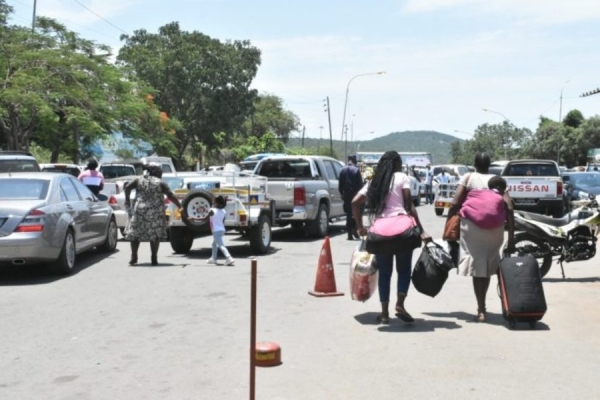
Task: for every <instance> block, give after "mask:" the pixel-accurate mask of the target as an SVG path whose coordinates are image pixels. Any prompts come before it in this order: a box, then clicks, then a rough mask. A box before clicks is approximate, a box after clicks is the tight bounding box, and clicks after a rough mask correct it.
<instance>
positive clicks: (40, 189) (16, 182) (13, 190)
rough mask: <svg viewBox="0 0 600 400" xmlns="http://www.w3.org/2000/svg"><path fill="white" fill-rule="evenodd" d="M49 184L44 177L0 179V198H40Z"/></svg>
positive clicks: (42, 197)
mask: <svg viewBox="0 0 600 400" xmlns="http://www.w3.org/2000/svg"><path fill="white" fill-rule="evenodd" d="M49 185H50V181H49V180H45V179H12V178H8V179H0V200H42V199H45V198H46V196H47V195H48V187H49Z"/></svg>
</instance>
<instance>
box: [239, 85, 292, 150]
mask: <svg viewBox="0 0 600 400" xmlns="http://www.w3.org/2000/svg"><path fill="white" fill-rule="evenodd" d="M299 126H300V120H299V119H298V117H297V116H296V115H295V114H294V113H293V112H291V111H288V110H285V109H284V107H283V100H282V99H281V98H280V97H277V96H275V95H273V94H261V95H259V96H258V97H256V99H255V100H254V102H253V104H252V113H251V114H250V116H249V117H248V118H247V119H246V122H245V123H244V132H245V134H246V136H248V137H253V136H255V137H261V136H263V135H265V134H266V133H273V134H274V135H275V136H276V137H277V138H278V139H280V140H281V141H282V142H284V143H287V141H288V139H289V138H290V134H291V133H292V132H294V131H297V130H298V128H299Z"/></svg>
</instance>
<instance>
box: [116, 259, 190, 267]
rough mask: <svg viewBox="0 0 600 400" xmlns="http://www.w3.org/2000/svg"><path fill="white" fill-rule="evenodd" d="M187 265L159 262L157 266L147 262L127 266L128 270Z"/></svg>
mask: <svg viewBox="0 0 600 400" xmlns="http://www.w3.org/2000/svg"><path fill="white" fill-rule="evenodd" d="M187 265H189V264H185V263H180V264H171V263H166V262H161V261H160V260H159V261H158V265H152V264H151V263H149V262H143V263H137V264H135V265H127V266H128V267H129V268H138V267H143V268H161V267H162V268H164V267H185V266H187Z"/></svg>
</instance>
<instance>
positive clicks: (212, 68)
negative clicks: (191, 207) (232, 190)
mask: <svg viewBox="0 0 600 400" xmlns="http://www.w3.org/2000/svg"><path fill="white" fill-rule="evenodd" d="M121 39H122V40H123V41H124V46H123V47H122V48H121V50H120V51H119V56H118V59H117V60H118V64H119V65H121V66H128V67H131V68H132V70H133V71H134V73H135V76H136V77H138V78H140V79H143V80H144V81H146V82H148V83H149V84H150V85H152V87H154V88H155V89H156V90H157V92H156V95H155V98H154V101H155V102H156V104H157V105H158V106H159V107H160V109H161V110H164V111H166V112H167V113H168V115H170V116H172V117H174V118H175V119H177V120H178V121H180V123H181V127H180V129H179V130H178V131H177V132H176V138H177V141H176V142H175V145H176V147H177V158H179V159H182V158H183V156H184V153H185V151H186V150H188V149H190V150H192V151H193V152H199V151H200V150H201V148H202V147H208V148H211V149H213V150H216V149H217V148H218V147H220V146H225V145H227V144H229V143H230V142H231V141H232V140H233V138H234V134H235V133H236V132H239V131H240V130H241V128H242V125H243V124H244V122H245V121H246V118H247V117H248V116H249V115H250V113H251V110H252V104H253V101H254V99H255V98H256V95H257V93H256V91H255V90H254V89H251V88H250V84H251V83H252V80H253V79H254V77H255V76H256V73H257V71H258V66H259V65H260V51H259V50H258V49H257V48H255V47H253V46H251V44H250V42H249V41H233V42H225V43H223V42H221V41H219V40H217V39H213V38H211V37H209V36H207V35H204V34H202V33H200V32H197V31H193V32H186V31H183V30H181V29H180V27H179V24H178V23H177V22H173V23H170V24H168V25H165V26H162V27H160V28H159V30H158V33H149V32H147V31H146V30H144V29H141V30H137V31H135V32H134V34H133V35H123V36H122V38H121ZM219 132H223V133H225V138H224V139H225V140H221V141H219V140H218V139H217V137H215V134H216V133H219Z"/></svg>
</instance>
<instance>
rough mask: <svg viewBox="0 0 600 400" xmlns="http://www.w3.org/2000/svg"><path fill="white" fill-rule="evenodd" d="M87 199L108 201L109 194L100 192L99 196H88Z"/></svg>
mask: <svg viewBox="0 0 600 400" xmlns="http://www.w3.org/2000/svg"><path fill="white" fill-rule="evenodd" d="M86 200H89V201H108V196H107V195H105V194H102V193H100V194H99V195H98V196H96V198H95V199H90V198H88V199H86Z"/></svg>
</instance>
